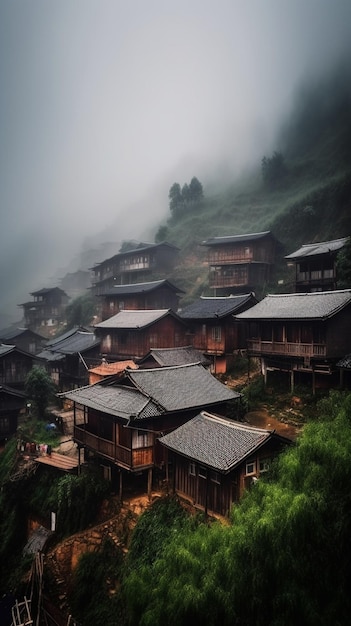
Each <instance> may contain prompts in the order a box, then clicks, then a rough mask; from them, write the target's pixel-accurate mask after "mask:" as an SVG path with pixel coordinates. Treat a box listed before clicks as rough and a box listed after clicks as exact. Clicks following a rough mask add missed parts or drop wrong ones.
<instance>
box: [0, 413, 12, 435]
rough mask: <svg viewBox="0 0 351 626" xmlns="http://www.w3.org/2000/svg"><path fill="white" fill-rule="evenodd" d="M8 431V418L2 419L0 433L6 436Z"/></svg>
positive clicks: (0, 420)
mask: <svg viewBox="0 0 351 626" xmlns="http://www.w3.org/2000/svg"><path fill="white" fill-rule="evenodd" d="M9 431H10V420H9V418H8V417H2V418H1V419H0V433H1V434H2V435H7V434H8V433H9Z"/></svg>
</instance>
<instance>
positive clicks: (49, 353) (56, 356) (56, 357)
mask: <svg viewBox="0 0 351 626" xmlns="http://www.w3.org/2000/svg"><path fill="white" fill-rule="evenodd" d="M38 357H39V359H43V360H44V361H48V362H50V361H51V362H54V361H63V359H64V358H65V355H64V354H61V353H60V352H55V351H54V350H47V349H46V348H45V349H44V350H42V351H41V352H39V354H38Z"/></svg>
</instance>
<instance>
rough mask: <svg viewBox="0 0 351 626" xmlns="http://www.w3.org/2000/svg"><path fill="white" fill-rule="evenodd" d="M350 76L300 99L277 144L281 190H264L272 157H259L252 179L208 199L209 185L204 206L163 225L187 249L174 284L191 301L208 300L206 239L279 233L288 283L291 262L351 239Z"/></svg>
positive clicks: (280, 263)
mask: <svg viewBox="0 0 351 626" xmlns="http://www.w3.org/2000/svg"><path fill="white" fill-rule="evenodd" d="M349 75H350V72H349V71H347V72H346V71H345V70H344V71H343V73H342V76H343V79H344V80H341V76H340V73H339V74H338V76H337V77H335V75H333V76H332V77H330V78H329V79H328V80H324V81H323V82H321V83H319V85H318V86H316V85H315V84H313V85H312V84H311V85H310V89H306V87H305V88H304V90H303V92H302V91H301V95H300V97H301V99H300V100H298V102H297V104H296V105H295V109H294V110H293V111H292V112H291V114H290V115H289V116H287V121H286V123H285V124H284V126H283V127H282V129H281V130H280V133H279V134H278V136H277V151H278V152H281V154H282V155H283V157H284V164H285V174H284V176H282V177H281V179H280V180H278V182H277V184H276V185H275V186H274V188H269V187H267V185H265V184H264V181H263V179H262V172H261V159H262V158H263V156H266V157H268V158H270V157H271V156H272V155H270V154H267V155H257V164H256V166H255V167H254V168H253V169H252V170H251V172H248V173H247V174H246V175H245V176H243V177H242V178H241V179H239V180H238V181H237V182H235V183H233V184H232V185H228V186H227V187H226V188H224V189H222V190H221V191H218V192H217V193H216V194H213V195H207V194H206V183H205V182H204V181H202V182H203V184H204V190H205V196H206V197H205V199H204V201H203V203H202V204H201V206H199V207H198V208H196V209H195V210H193V211H191V212H189V213H187V214H185V215H183V216H181V217H180V218H177V220H175V219H174V218H173V217H171V216H170V217H169V219H168V221H167V223H166V224H164V225H163V226H164V227H165V228H163V229H162V231H160V232H162V234H165V238H166V239H167V241H169V242H171V243H173V244H175V245H177V246H178V247H179V248H180V249H181V258H182V263H181V267H180V268H178V269H177V271H176V272H175V273H174V279H175V280H177V283H178V284H179V285H180V286H181V287H182V288H183V289H184V288H185V289H186V291H187V293H188V295H189V296H191V295H192V296H193V297H194V296H195V295H199V293H204V292H206V281H207V273H206V269H205V268H204V263H203V261H204V254H205V249H204V248H202V247H201V245H199V244H201V241H202V240H204V239H205V238H207V237H210V236H221V235H228V234H243V233H250V232H259V231H263V230H272V232H273V233H274V234H275V236H276V237H277V239H278V240H279V242H280V243H281V249H280V250H279V257H280V259H279V260H278V263H277V267H276V272H278V273H279V272H280V274H282V275H284V272H285V262H284V261H283V257H284V255H285V254H288V253H290V252H292V251H293V250H294V249H296V248H297V247H299V246H300V245H301V244H303V243H308V242H311V241H323V240H329V239H334V238H338V237H344V236H347V235H351V211H350V199H351V98H350V88H349V85H350V84H351V82H350V81H348V80H347V79H348V77H349ZM172 182H173V181H172ZM267 287H269V288H270V289H272V288H273V289H275V288H277V287H276V285H270V286H267ZM282 288H283V289H284V287H282ZM282 288H280V290H281V289H282ZM189 289H190V290H191V294H190V293H189Z"/></svg>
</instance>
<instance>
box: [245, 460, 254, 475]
mask: <svg viewBox="0 0 351 626" xmlns="http://www.w3.org/2000/svg"><path fill="white" fill-rule="evenodd" d="M245 473H246V475H247V476H250V474H255V473H256V461H248V462H247V463H246V472H245Z"/></svg>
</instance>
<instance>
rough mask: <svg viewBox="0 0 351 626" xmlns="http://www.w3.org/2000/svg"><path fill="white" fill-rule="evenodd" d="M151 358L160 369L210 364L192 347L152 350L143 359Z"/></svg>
mask: <svg viewBox="0 0 351 626" xmlns="http://www.w3.org/2000/svg"><path fill="white" fill-rule="evenodd" d="M150 356H152V357H153V358H154V359H155V361H156V362H157V363H158V364H159V365H160V366H161V367H167V366H169V367H170V366H173V365H186V364H189V363H203V364H210V360H209V359H207V358H206V356H205V355H204V354H203V353H202V352H201V351H200V350H196V349H195V348H193V347H192V346H183V347H181V348H152V349H151V350H150V352H149V354H147V355H146V357H145V359H141V360H140V361H139V363H142V362H143V360H146V359H148V358H149V357H150Z"/></svg>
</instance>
